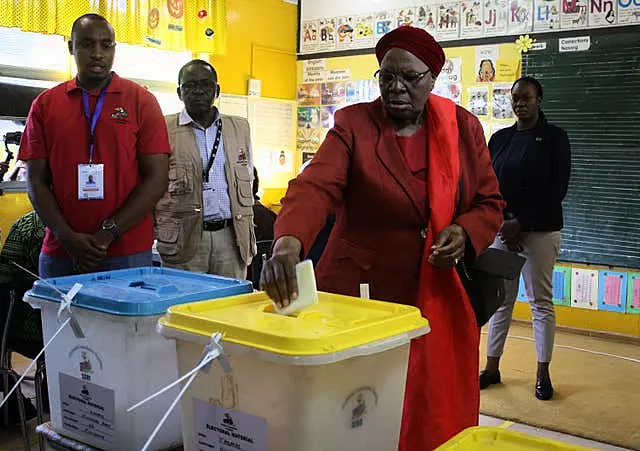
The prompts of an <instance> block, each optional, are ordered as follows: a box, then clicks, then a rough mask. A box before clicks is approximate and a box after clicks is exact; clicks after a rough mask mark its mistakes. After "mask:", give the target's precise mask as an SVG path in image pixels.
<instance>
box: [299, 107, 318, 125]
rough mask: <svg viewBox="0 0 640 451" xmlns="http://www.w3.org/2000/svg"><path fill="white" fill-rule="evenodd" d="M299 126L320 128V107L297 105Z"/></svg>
mask: <svg viewBox="0 0 640 451" xmlns="http://www.w3.org/2000/svg"><path fill="white" fill-rule="evenodd" d="M298 127H299V128H320V107H315V106H314V107H298Z"/></svg>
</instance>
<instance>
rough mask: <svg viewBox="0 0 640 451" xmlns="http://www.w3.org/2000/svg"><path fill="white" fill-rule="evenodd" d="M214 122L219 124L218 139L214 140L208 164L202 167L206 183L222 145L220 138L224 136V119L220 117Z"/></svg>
mask: <svg viewBox="0 0 640 451" xmlns="http://www.w3.org/2000/svg"><path fill="white" fill-rule="evenodd" d="M214 124H217V126H218V130H216V139H215V141H214V142H213V147H212V148H211V155H209V160H208V161H207V166H206V167H205V168H203V169H202V178H203V179H204V181H205V182H206V183H209V172H210V171H211V168H212V167H213V162H214V160H215V159H216V154H217V153H218V147H220V139H221V138H222V121H221V120H220V119H218V120H217V121H215V122H214ZM205 133H206V131H205Z"/></svg>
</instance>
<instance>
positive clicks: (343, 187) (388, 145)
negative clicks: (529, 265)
mask: <svg viewBox="0 0 640 451" xmlns="http://www.w3.org/2000/svg"><path fill="white" fill-rule="evenodd" d="M376 56H377V58H378V61H379V63H380V71H379V72H378V73H377V76H378V79H379V83H380V92H381V98H380V99H378V100H376V101H374V102H372V103H368V104H359V105H353V106H350V107H347V108H344V109H342V110H340V111H338V112H336V115H335V127H334V128H333V129H332V130H331V131H330V132H329V134H328V135H327V138H326V140H325V141H324V143H323V144H322V146H321V148H320V150H319V151H318V153H317V154H316V155H315V156H314V158H313V160H312V162H311V164H310V165H309V166H308V167H307V168H306V169H305V171H304V172H303V173H302V174H301V175H299V176H298V178H296V179H295V180H293V181H292V182H291V183H290V185H289V189H288V191H287V194H286V196H285V198H284V199H283V200H282V210H281V212H280V215H279V217H278V220H277V221H276V225H275V239H276V242H275V245H274V249H273V256H272V258H271V259H270V260H269V261H268V262H267V263H266V264H265V266H264V268H263V273H262V288H263V289H264V290H265V291H266V292H267V293H268V294H269V296H270V297H271V298H272V299H273V300H274V301H275V302H276V303H277V304H279V305H281V306H284V305H288V304H289V300H291V299H295V297H296V290H297V287H296V283H295V264H296V263H298V261H299V256H300V255H301V253H303V252H306V251H307V250H308V249H309V247H310V246H311V245H312V244H313V241H314V239H315V237H316V235H317V234H318V232H319V231H320V230H321V229H322V227H323V226H324V224H325V221H326V218H327V217H328V216H329V215H330V214H331V213H332V212H334V210H335V213H336V223H335V226H334V229H333V232H332V234H331V237H330V239H329V242H328V244H327V247H326V249H325V252H324V254H323V256H322V259H321V260H320V262H319V264H318V267H317V268H316V275H317V282H318V288H319V289H320V290H322V291H327V292H332V293H340V294H345V295H355V296H357V295H358V293H359V286H360V284H361V283H366V284H369V288H370V296H371V298H372V299H377V300H383V301H390V302H398V303H403V304H411V305H416V306H417V307H419V308H420V309H421V311H422V313H423V315H424V316H425V317H426V318H428V319H429V322H430V325H431V332H430V333H429V334H428V335H426V336H424V337H422V338H420V339H418V340H414V341H413V342H412V345H411V354H410V359H409V370H408V376H407V386H406V394H405V406H404V413H403V421H402V432H401V438H400V450H401V451H422V450H431V449H434V448H436V447H437V446H439V445H441V444H442V443H444V442H445V441H447V440H448V439H450V438H451V437H453V436H454V435H455V434H457V433H458V432H460V431H462V430H463V429H465V428H467V427H470V426H474V425H476V424H477V422H478V409H479V387H478V376H477V372H478V364H479V363H478V339H479V332H478V329H477V327H476V321H475V317H474V313H473V309H472V307H471V304H470V302H469V299H468V297H467V295H466V293H465V291H464V288H463V287H462V284H461V282H460V279H459V277H458V275H457V272H456V270H455V268H454V266H455V265H456V263H457V262H458V260H459V259H461V258H463V257H465V258H469V259H473V258H474V257H475V256H476V255H479V254H480V253H482V252H483V251H484V250H485V249H486V248H487V247H488V246H489V244H490V243H492V242H493V239H494V238H495V236H496V233H497V231H498V228H499V227H500V224H501V222H502V210H501V209H502V200H501V197H500V194H499V191H498V183H497V181H496V177H495V175H494V172H493V169H492V167H491V161H490V159H489V152H488V150H487V146H486V143H485V138H484V133H483V130H482V127H481V126H480V123H479V122H478V120H477V119H476V118H475V117H474V116H472V115H471V114H470V113H468V112H467V111H466V110H464V109H463V108H460V107H458V106H456V105H455V104H453V103H452V102H451V101H449V100H447V99H443V98H441V97H438V96H435V95H430V93H431V90H432V89H433V85H434V81H435V79H436V77H437V76H438V74H439V72H440V70H441V69H442V66H443V64H444V60H445V58H444V52H443V51H442V48H441V47H440V45H439V44H438V43H437V42H436V41H435V40H434V39H433V37H431V35H429V34H428V33H427V32H425V31H424V30H421V29H418V28H413V27H401V28H398V29H397V30H395V31H392V32H391V33H389V34H387V35H385V36H384V37H383V38H382V39H381V40H380V41H379V43H378V45H377V47H376Z"/></svg>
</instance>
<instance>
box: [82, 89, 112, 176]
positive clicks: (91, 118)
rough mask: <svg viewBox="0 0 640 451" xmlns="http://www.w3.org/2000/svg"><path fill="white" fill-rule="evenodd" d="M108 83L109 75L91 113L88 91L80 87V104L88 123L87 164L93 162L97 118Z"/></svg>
mask: <svg viewBox="0 0 640 451" xmlns="http://www.w3.org/2000/svg"><path fill="white" fill-rule="evenodd" d="M110 83H111V77H109V80H108V81H107V84H106V85H104V86H103V87H102V89H101V90H100V95H99V96H98V100H97V102H96V108H95V110H93V114H91V113H90V109H89V93H88V92H87V90H86V89H84V88H82V106H83V108H84V117H86V118H87V122H88V123H89V164H91V163H93V149H94V143H95V136H96V135H95V132H96V125H97V124H98V119H99V118H100V113H101V112H102V106H103V105H104V98H105V96H106V95H107V88H108V87H109V84H110Z"/></svg>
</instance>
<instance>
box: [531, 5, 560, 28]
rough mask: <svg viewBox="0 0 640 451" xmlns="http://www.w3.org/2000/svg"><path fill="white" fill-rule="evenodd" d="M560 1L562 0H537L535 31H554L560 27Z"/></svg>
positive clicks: (534, 20) (534, 21)
mask: <svg viewBox="0 0 640 451" xmlns="http://www.w3.org/2000/svg"><path fill="white" fill-rule="evenodd" d="M560 1H561V0H535V3H534V10H533V31H553V30H559V29H560V8H561V6H560Z"/></svg>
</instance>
